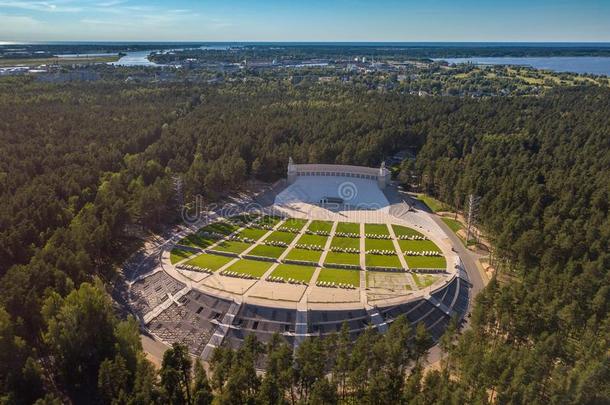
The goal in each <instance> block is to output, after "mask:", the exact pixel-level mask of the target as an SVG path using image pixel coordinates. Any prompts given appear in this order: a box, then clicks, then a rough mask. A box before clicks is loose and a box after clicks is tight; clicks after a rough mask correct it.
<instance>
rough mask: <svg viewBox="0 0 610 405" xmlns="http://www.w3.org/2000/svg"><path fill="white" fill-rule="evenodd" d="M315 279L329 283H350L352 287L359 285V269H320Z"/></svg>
mask: <svg viewBox="0 0 610 405" xmlns="http://www.w3.org/2000/svg"><path fill="white" fill-rule="evenodd" d="M316 281H326V282H330V283H333V282H334V283H335V284H339V283H343V284H351V285H353V286H354V287H359V286H360V271H359V270H344V269H322V270H320V274H319V275H318V279H317V280H316Z"/></svg>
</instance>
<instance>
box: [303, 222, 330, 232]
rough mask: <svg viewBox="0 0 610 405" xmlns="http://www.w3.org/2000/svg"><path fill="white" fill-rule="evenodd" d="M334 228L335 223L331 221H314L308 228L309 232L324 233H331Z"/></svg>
mask: <svg viewBox="0 0 610 405" xmlns="http://www.w3.org/2000/svg"><path fill="white" fill-rule="evenodd" d="M332 227H333V223H332V222H330V221H312V222H311V224H309V227H307V230H309V231H312V232H318V231H324V232H330V230H331V229H332Z"/></svg>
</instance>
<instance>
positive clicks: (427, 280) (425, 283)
mask: <svg viewBox="0 0 610 405" xmlns="http://www.w3.org/2000/svg"><path fill="white" fill-rule="evenodd" d="M411 275H412V276H413V280H415V284H417V286H418V287H419V288H426V287H429V286H431V285H432V284H434V282H435V281H436V280H437V279H438V276H433V275H430V274H415V273H413V274H411Z"/></svg>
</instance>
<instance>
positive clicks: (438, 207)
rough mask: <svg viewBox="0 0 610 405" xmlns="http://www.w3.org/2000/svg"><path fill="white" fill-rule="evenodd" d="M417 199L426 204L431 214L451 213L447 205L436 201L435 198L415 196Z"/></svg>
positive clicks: (423, 195) (421, 195)
mask: <svg viewBox="0 0 610 405" xmlns="http://www.w3.org/2000/svg"><path fill="white" fill-rule="evenodd" d="M417 199H418V200H419V201H421V202H423V203H424V204H426V205H427V206H428V208H430V211H432V212H438V211H453V210H452V209H451V207H450V206H449V205H447V204H445V203H444V202H442V201H439V200H437V199H436V198H433V197H430V196H429V195H425V194H420V195H418V196H417Z"/></svg>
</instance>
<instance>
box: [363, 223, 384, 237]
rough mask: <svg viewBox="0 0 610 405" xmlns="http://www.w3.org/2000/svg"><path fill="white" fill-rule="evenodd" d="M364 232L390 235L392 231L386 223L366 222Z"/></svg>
mask: <svg viewBox="0 0 610 405" xmlns="http://www.w3.org/2000/svg"><path fill="white" fill-rule="evenodd" d="M364 233H366V234H375V235H389V234H390V231H389V230H388V226H387V225H386V224H364Z"/></svg>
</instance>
